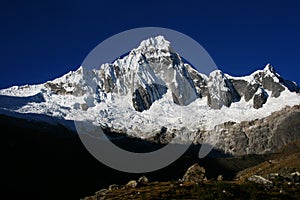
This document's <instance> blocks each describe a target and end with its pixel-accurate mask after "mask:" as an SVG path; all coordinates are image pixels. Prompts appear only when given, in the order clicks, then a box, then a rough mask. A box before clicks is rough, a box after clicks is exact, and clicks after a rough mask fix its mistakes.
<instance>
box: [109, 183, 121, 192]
mask: <svg viewBox="0 0 300 200" xmlns="http://www.w3.org/2000/svg"><path fill="white" fill-rule="evenodd" d="M117 189H119V186H118V185H117V184H112V185H110V186H108V190H110V191H114V190H117Z"/></svg>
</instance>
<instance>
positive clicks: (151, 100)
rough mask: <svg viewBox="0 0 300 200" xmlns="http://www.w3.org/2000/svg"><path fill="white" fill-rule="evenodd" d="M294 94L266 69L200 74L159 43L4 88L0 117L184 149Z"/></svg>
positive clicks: (294, 99)
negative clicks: (88, 128) (75, 125)
mask: <svg viewBox="0 0 300 200" xmlns="http://www.w3.org/2000/svg"><path fill="white" fill-rule="evenodd" d="M299 91H300V88H299V87H298V86H297V85H296V83H294V82H291V81H288V80H285V79H283V78H282V77H281V76H280V75H279V74H277V73H276V71H275V69H274V68H273V67H272V66H271V65H270V64H268V65H267V66H266V67H265V68H264V69H263V70H258V71H256V72H254V73H252V74H251V75H249V76H245V77H233V76H230V75H228V74H224V73H223V72H221V71H220V70H215V71H212V72H211V73H210V74H209V75H205V74H201V73H200V72H198V71H196V70H195V69H194V68H192V67H191V66H190V65H189V64H187V63H184V62H183V60H182V59H181V57H180V55H178V53H176V52H175V51H174V50H173V49H172V47H171V44H170V42H168V41H167V40H166V39H165V38H164V37H163V36H157V37H155V38H149V39H147V40H144V41H142V42H141V44H140V46H138V47H137V48H135V49H133V50H132V51H130V52H129V54H128V55H126V56H124V57H123V58H119V59H117V60H115V61H114V62H113V63H105V64H103V65H101V66H100V67H99V69H93V70H90V69H86V68H84V67H80V68H79V69H77V70H76V71H71V72H69V73H67V74H65V75H63V76H62V77H60V78H57V79H55V80H52V81H48V82H46V83H44V84H39V85H25V86H14V87H11V88H7V89H2V90H0V95H1V96H0V112H1V114H5V115H12V116H16V117H25V118H29V119H35V120H43V121H48V122H51V123H53V121H54V122H55V123H62V124H64V121H66V120H76V121H85V120H89V121H92V122H93V123H94V124H95V125H97V126H101V127H105V128H108V129H109V130H111V131H116V132H122V133H126V134H128V135H132V136H136V137H140V138H150V137H152V136H154V135H155V134H157V133H160V132H161V130H162V128H165V129H167V132H169V133H172V134H180V136H181V141H182V142H184V141H187V140H194V139H195V138H196V137H199V136H198V135H199V132H201V131H203V130H213V129H214V128H215V127H216V125H219V124H222V123H224V122H228V121H232V122H236V123H238V122H241V121H250V120H254V119H261V118H264V117H267V116H269V115H270V114H271V113H272V112H274V111H278V110H281V109H283V108H285V107H286V106H294V105H299V104H300V96H299ZM45 116H49V117H46V118H45ZM64 125H66V124H64ZM66 126H68V125H66ZM202 137H203V138H205V135H203V136H202ZM207 138H208V141H210V140H213V139H212V138H213V137H211V136H209V137H208V136H207ZM202 141H203V140H202ZM204 142H205V139H204Z"/></svg>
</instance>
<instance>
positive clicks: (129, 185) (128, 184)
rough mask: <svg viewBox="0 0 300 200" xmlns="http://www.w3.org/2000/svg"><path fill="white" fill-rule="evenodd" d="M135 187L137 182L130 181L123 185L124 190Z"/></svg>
mask: <svg viewBox="0 0 300 200" xmlns="http://www.w3.org/2000/svg"><path fill="white" fill-rule="evenodd" d="M136 186H137V182H136V181H135V180H131V181H129V182H128V183H127V184H126V185H125V188H136Z"/></svg>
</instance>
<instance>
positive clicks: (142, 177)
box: [138, 176, 149, 184]
mask: <svg viewBox="0 0 300 200" xmlns="http://www.w3.org/2000/svg"><path fill="white" fill-rule="evenodd" d="M138 182H139V183H142V184H145V183H148V182H149V180H148V178H147V177H146V176H141V177H140V178H139V179H138Z"/></svg>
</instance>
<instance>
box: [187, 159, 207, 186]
mask: <svg viewBox="0 0 300 200" xmlns="http://www.w3.org/2000/svg"><path fill="white" fill-rule="evenodd" d="M205 180H206V176H205V169H204V167H200V166H199V165H198V163H196V164H194V165H192V166H191V167H189V168H188V170H187V171H186V172H185V174H184V176H183V178H182V181H184V182H195V183H202V182H203V181H205Z"/></svg>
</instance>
